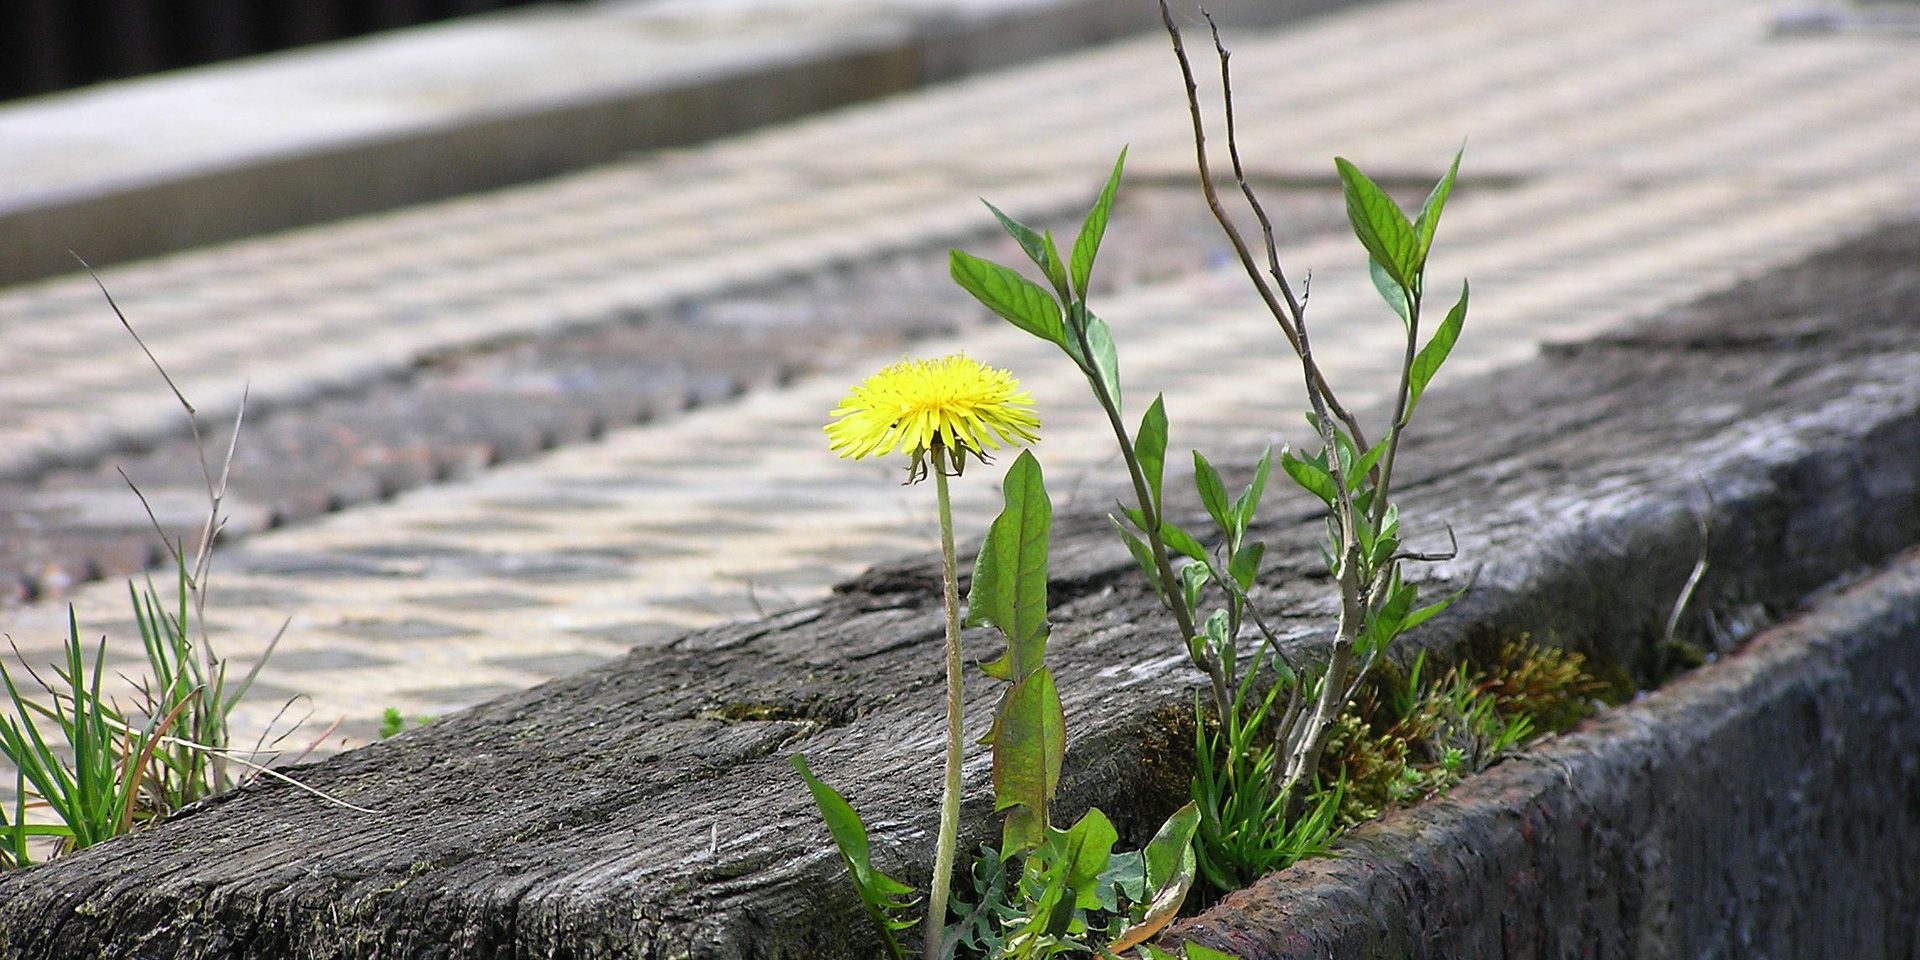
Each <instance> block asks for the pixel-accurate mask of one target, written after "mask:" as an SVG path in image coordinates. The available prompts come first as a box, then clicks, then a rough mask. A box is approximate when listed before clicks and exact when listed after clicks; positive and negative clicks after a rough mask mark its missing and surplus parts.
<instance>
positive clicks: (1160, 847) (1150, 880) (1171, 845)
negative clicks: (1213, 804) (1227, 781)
mask: <svg viewBox="0 0 1920 960" xmlns="http://www.w3.org/2000/svg"><path fill="white" fill-rule="evenodd" d="M1199 826H1200V808H1199V807H1197V806H1195V805H1194V804H1193V802H1192V801H1188V803H1187V805H1186V806H1183V807H1181V808H1180V809H1178V810H1175V811H1174V812H1173V816H1171V817H1168V818H1167V822H1166V823H1163V824H1161V825H1160V831H1159V832H1158V833H1156V834H1154V836H1153V839H1152V840H1151V841H1149V842H1148V843H1147V849H1146V855H1147V886H1148V887H1149V888H1154V887H1162V886H1165V885H1166V883H1167V881H1169V880H1172V879H1173V878H1174V877H1175V876H1177V875H1178V874H1179V872H1180V864H1181V861H1182V860H1184V859H1186V857H1187V856H1188V855H1189V854H1190V853H1191V852H1192V850H1193V832H1194V830H1196V829H1198V828H1199Z"/></svg>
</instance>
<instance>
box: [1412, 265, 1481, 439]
mask: <svg viewBox="0 0 1920 960" xmlns="http://www.w3.org/2000/svg"><path fill="white" fill-rule="evenodd" d="M1466 322H1467V282H1466V281H1465V280H1462V281H1460V299H1459V300H1458V301H1457V302H1455V303H1454V305H1453V309H1451V310H1448V311H1447V318H1446V319H1445V320H1442V321H1440V329H1438V330H1435V331H1434V332H1433V338H1432V339H1430V340H1428V341H1427V345H1426V346H1424V347H1421V348H1420V353H1419V354H1418V355H1416V356H1415V357H1414V358H1413V367H1412V368H1411V370H1410V371H1409V373H1408V376H1407V386H1408V393H1407V412H1406V415H1405V416H1403V417H1402V418H1401V419H1400V422H1401V424H1402V425H1403V426H1404V425H1405V424H1406V422H1407V421H1408V420H1411V419H1413V406H1414V404H1417V403H1419V402H1420V395H1421V394H1423V393H1425V392H1426V391H1427V384H1429V383H1431V382H1433V375H1434V374H1435V373H1437V372H1439V370H1440V365H1441V364H1443V363H1445V362H1447V354H1449V353H1451V352H1452V351H1453V344H1454V342H1455V341H1457V340H1459V339H1460V328H1461V327H1462V326H1463V325H1465V324H1466Z"/></svg>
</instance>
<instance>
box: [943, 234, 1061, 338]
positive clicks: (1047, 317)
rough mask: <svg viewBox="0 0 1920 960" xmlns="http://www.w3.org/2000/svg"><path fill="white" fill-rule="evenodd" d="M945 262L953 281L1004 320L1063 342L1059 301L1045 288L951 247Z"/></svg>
mask: <svg viewBox="0 0 1920 960" xmlns="http://www.w3.org/2000/svg"><path fill="white" fill-rule="evenodd" d="M947 266H948V272H949V273H950V274H952V276H953V282H955V283H957V284H959V285H960V286H961V288H962V289H964V290H966V291H967V292H968V293H971V294H973V297H974V299H976V300H978V301H980V302H981V303H983V304H985V305H986V307H987V309H989V310H992V311H993V312H994V313H997V314H999V315H1000V316H1001V317H1002V318H1003V319H1005V320H1006V321H1007V322H1008V323H1011V324H1013V325H1014V326H1016V327H1019V328H1020V329H1022V330H1025V331H1026V332H1028V333H1031V334H1033V335H1034V336H1036V337H1039V338H1040V339H1042V340H1045V341H1047V342H1049V343H1057V344H1064V343H1065V342H1066V339H1065V338H1066V328H1065V326H1063V325H1062V324H1061V322H1060V305H1059V304H1058V303H1055V302H1054V299H1053V295H1052V294H1050V293H1048V292H1047V291H1046V288H1044V287H1042V286H1040V285H1039V284H1037V283H1034V282H1033V281H1031V280H1028V279H1027V278H1026V277H1023V276H1021V275H1019V274H1017V273H1015V272H1013V271H1012V270H1009V269H1007V268H1006V267H1003V266H1001V265H999V264H997V263H993V262H992V261H988V260H982V259H980V258H979V257H976V256H973V255H972V254H969V253H967V252H965V251H963V250H954V251H951V252H950V253H949V254H948V255H947Z"/></svg>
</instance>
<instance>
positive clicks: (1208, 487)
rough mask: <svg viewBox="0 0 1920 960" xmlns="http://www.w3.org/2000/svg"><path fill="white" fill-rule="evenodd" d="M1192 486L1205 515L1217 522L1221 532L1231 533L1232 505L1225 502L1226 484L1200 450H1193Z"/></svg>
mask: <svg viewBox="0 0 1920 960" xmlns="http://www.w3.org/2000/svg"><path fill="white" fill-rule="evenodd" d="M1193 488H1194V489H1195V490H1197V491H1199V493H1200V504H1201V506H1204V507H1206V508H1207V515H1208V516H1210V517H1212V518H1213V522H1214V523H1216V524H1219V526H1220V529H1221V531H1222V532H1224V533H1226V534H1228V535H1231V534H1232V533H1233V514H1232V507H1231V506H1230V505H1229V504H1228V503H1227V487H1226V484H1223V483H1221V482H1220V473H1219V471H1217V470H1215V469H1213V464H1211V463H1208V462H1207V458H1206V457H1204V456H1202V455H1201V454H1200V451H1198V450H1195V451H1194V452H1193Z"/></svg>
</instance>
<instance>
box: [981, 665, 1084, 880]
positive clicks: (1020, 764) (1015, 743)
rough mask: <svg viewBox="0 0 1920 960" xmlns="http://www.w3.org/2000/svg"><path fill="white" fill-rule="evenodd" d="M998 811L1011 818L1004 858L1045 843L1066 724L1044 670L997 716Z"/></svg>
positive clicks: (1019, 686) (1017, 687)
mask: <svg viewBox="0 0 1920 960" xmlns="http://www.w3.org/2000/svg"><path fill="white" fill-rule="evenodd" d="M993 741H994V742H993V796H994V807H993V808H994V810H995V811H1001V810H1013V811H1015V812H1014V813H1011V814H1008V816H1007V820H1006V829H1005V842H1004V843H1003V844H1002V845H1001V848H1000V854H1001V856H1003V857H1004V856H1008V855H1010V854H1011V853H1012V852H1014V851H1019V850H1031V849H1033V848H1034V847H1035V846H1038V845H1039V844H1040V843H1042V842H1043V841H1045V839H1046V825H1047V811H1048V808H1049V807H1050V806H1051V805H1052V803H1053V794H1054V790H1055V789H1057V788H1058V787H1059V785H1060V761H1061V759H1062V758H1063V757H1064V756H1065V755H1066V746H1067V721H1066V715H1065V714H1064V713H1063V712H1062V710H1061V707H1060V691H1059V690H1058V689H1056V688H1055V687H1054V683H1053V673H1052V671H1050V670H1048V669H1047V668H1045V667H1041V668H1039V669H1037V670H1035V671H1033V672H1032V673H1030V674H1028V675H1027V677H1026V679H1024V680H1021V681H1020V682H1019V683H1016V684H1014V685H1013V688H1012V689H1010V690H1008V691H1007V694H1006V696H1005V697H1004V698H1003V699H1002V700H1001V702H1000V709H999V710H998V711H997V712H996V714H995V715H994V735H993Z"/></svg>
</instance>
